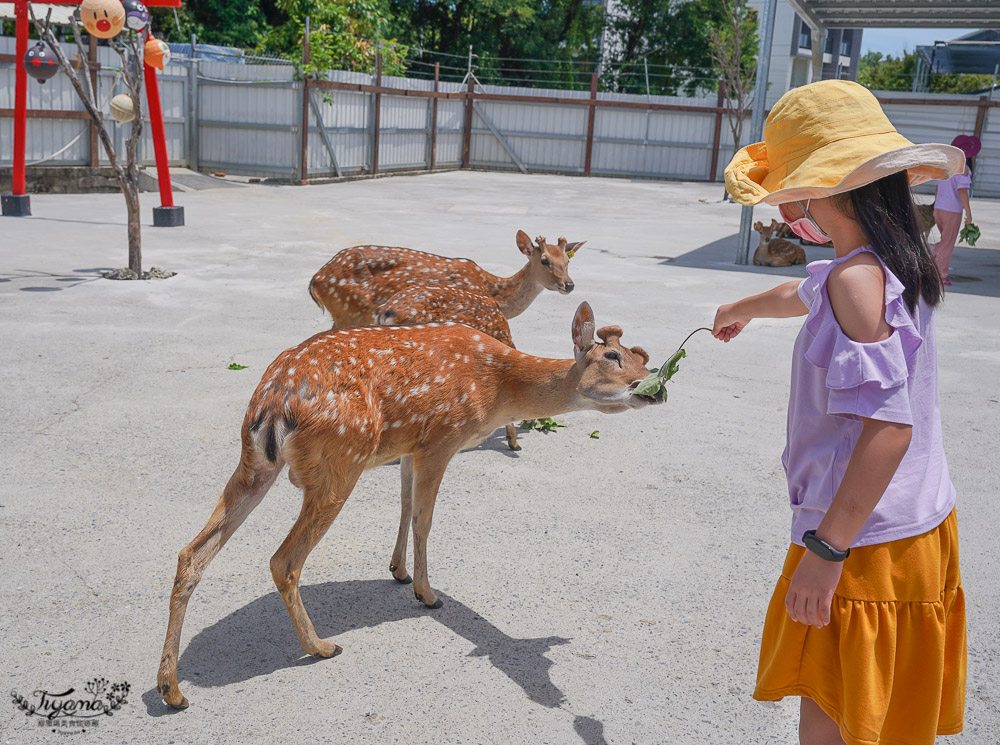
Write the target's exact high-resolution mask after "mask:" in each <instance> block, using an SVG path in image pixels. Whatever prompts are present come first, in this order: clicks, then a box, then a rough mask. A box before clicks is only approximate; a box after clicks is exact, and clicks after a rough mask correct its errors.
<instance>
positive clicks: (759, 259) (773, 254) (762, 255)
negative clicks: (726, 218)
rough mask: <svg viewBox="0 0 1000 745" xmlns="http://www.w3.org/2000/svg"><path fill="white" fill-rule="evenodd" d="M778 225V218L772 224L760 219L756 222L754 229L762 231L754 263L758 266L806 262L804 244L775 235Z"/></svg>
mask: <svg viewBox="0 0 1000 745" xmlns="http://www.w3.org/2000/svg"><path fill="white" fill-rule="evenodd" d="M778 227H779V226H778V221H777V220H771V224H770V225H764V223H762V222H760V221H759V220H758V221H757V222H755V223H754V226H753V229H754V230H756V231H757V232H758V233H760V245H758V246H757V250H756V251H754V254H753V263H754V264H755V265H756V266H791V265H792V264H805V263H806V251H805V249H804V248H802V246H797V245H796V244H794V243H792V242H791V241H786V240H785V239H783V238H775V237H773V234H774V232H775V231H776V230H777V229H778Z"/></svg>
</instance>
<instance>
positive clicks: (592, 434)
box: [590, 429, 601, 440]
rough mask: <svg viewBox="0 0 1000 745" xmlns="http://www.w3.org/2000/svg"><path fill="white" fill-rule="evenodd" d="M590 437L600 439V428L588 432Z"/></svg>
mask: <svg viewBox="0 0 1000 745" xmlns="http://www.w3.org/2000/svg"><path fill="white" fill-rule="evenodd" d="M590 439H591V440H600V439H601V430H599V429H595V430H594V431H593V432H591V433H590Z"/></svg>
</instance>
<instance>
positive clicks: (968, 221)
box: [965, 212, 972, 225]
mask: <svg viewBox="0 0 1000 745" xmlns="http://www.w3.org/2000/svg"><path fill="white" fill-rule="evenodd" d="M965 224H966V225H971V224H972V215H970V214H969V213H968V212H966V213H965Z"/></svg>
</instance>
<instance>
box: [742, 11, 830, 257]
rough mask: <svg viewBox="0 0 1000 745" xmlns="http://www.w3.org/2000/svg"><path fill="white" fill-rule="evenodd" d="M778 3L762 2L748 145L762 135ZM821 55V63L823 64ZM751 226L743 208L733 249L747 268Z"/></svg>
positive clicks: (750, 216) (750, 214)
mask: <svg viewBox="0 0 1000 745" xmlns="http://www.w3.org/2000/svg"><path fill="white" fill-rule="evenodd" d="M776 6H777V0H764V12H763V13H761V15H760V16H759V18H760V22H761V26H760V29H761V32H760V49H759V50H758V52H757V80H756V83H755V84H754V94H753V116H752V117H751V119H750V133H749V135H750V136H749V139H748V140H747V142H760V141H761V140H762V139H764V137H763V133H764V109H765V108H766V104H767V76H768V73H769V72H770V68H771V41H772V40H773V38H774V11H775V7H776ZM822 59H823V57H822V52H821V53H820V60H821V61H822ZM752 224H753V207H744V208H743V210H742V212H741V214H740V238H739V244H738V245H737V248H736V263H737V264H746V263H747V262H748V261H749V258H750V226H751V225H752Z"/></svg>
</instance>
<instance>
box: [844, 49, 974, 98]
mask: <svg viewBox="0 0 1000 745" xmlns="http://www.w3.org/2000/svg"><path fill="white" fill-rule="evenodd" d="M916 69H917V55H916V52H905V53H904V54H903V55H902V56H901V57H893V56H892V55H891V54H890V55H883V54H882V53H881V52H867V53H866V54H864V55H862V57H861V59H860V60H859V61H858V82H859V83H861V85H863V86H865V87H866V88H870V89H871V90H874V91H908V90H912V89H913V75H914V73H915V72H916ZM992 81H993V76H992V75H969V74H959V75H942V74H934V75H930V76H929V77H928V80H927V83H928V90H929V91H930V92H931V93H972V92H973V91H978V90H982V89H984V88H989V87H990V84H991V83H992Z"/></svg>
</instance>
